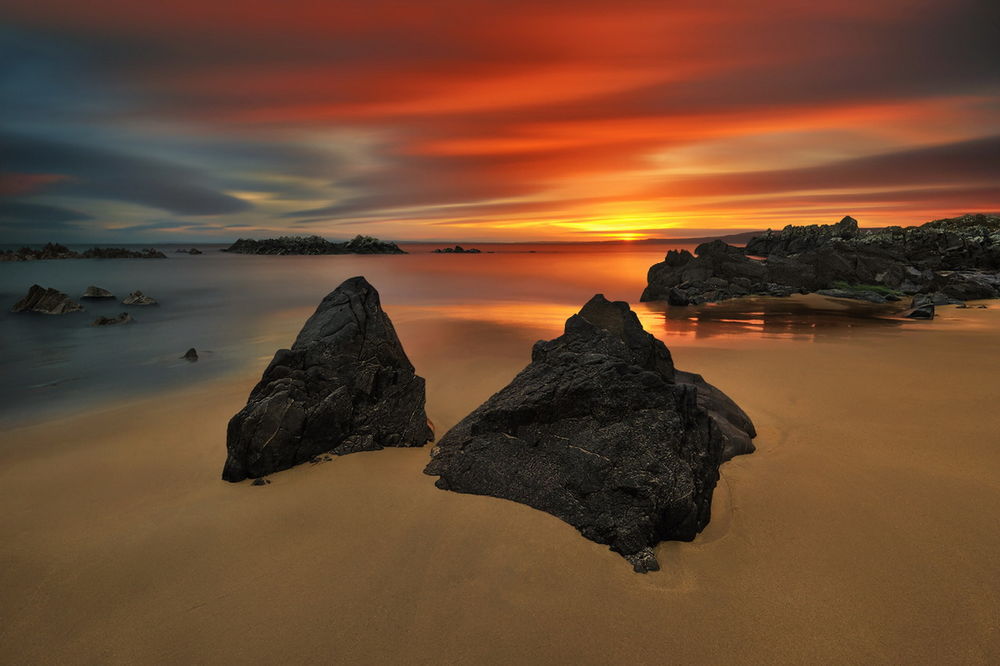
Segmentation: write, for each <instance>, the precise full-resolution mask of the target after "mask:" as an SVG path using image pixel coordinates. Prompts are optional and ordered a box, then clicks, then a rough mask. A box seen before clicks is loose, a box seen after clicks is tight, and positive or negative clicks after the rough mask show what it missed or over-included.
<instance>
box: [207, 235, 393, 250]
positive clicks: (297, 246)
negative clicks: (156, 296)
mask: <svg viewBox="0 0 1000 666" xmlns="http://www.w3.org/2000/svg"><path fill="white" fill-rule="evenodd" d="M224 251H225V252H234V253H237V254H406V252H404V251H403V250H401V249H400V247H399V246H398V245H396V244H395V243H392V242H389V241H382V240H379V239H377V238H373V237H371V236H361V235H358V236H355V237H354V238H352V239H351V240H349V241H345V242H343V243H333V242H330V241H328V240H326V239H325V238H322V237H320V236H282V237H280V238H264V239H261V240H255V239H253V238H240V239H239V240H237V241H236V242H235V243H233V244H232V245H230V246H229V247H228V248H226V249H225V250H224Z"/></svg>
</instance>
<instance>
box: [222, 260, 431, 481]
mask: <svg viewBox="0 0 1000 666" xmlns="http://www.w3.org/2000/svg"><path fill="white" fill-rule="evenodd" d="M432 439H433V433H432V432H431V429H430V426H428V424H427V415H426V413H425V411H424V380H423V378H421V377H418V376H417V375H416V374H414V370H413V365H411V364H410V361H409V359H408V358H407V357H406V353H405V352H404V351H403V346H402V345H401V344H400V342H399V338H397V337H396V331H395V329H393V326H392V322H391V321H390V320H389V317H388V315H386V313H385V312H384V311H383V310H382V307H381V305H380V303H379V295H378V292H377V291H376V290H375V288H374V287H372V286H371V285H370V284H368V282H367V281H366V280H365V279H364V278H363V277H354V278H351V279H349V280H346V281H345V282H344V283H343V284H341V285H340V286H339V287H337V288H336V289H335V290H334V291H333V292H331V293H330V294H329V295H327V297H326V298H324V299H323V302H322V303H320V304H319V307H318V308H317V309H316V312H315V313H314V314H313V315H312V316H311V317H310V318H309V320H308V321H306V323H305V325H304V326H303V327H302V330H301V331H300V332H299V335H298V337H297V338H296V340H295V343H294V344H293V345H292V348H291V349H280V350H278V352H277V353H276V354H275V355H274V359H273V360H272V361H271V364H270V365H269V366H268V367H267V369H266V370H265V371H264V376H263V377H262V378H261V380H260V382H259V383H258V384H257V386H256V387H254V389H253V391H252V392H251V393H250V399H249V400H248V401H247V405H246V407H244V408H243V409H242V410H241V411H240V412H239V413H238V414H236V415H235V416H234V417H233V418H232V420H231V421H230V422H229V430H228V433H227V440H226V446H227V448H228V450H229V457H228V458H227V460H226V465H225V468H224V469H223V472H222V478H223V479H225V480H226V481H242V480H243V479H246V478H253V477H260V476H264V475H265V474H270V473H272V472H277V471H279V470H283V469H288V468H289V467H292V466H293V465H298V464H300V463H303V462H307V461H309V460H310V459H312V458H313V457H314V456H316V455H318V454H321V453H326V452H331V453H335V454H345V453H353V452H355V451H373V450H377V449H381V448H383V447H386V446H423V445H424V444H426V443H427V442H428V441H431V440H432Z"/></svg>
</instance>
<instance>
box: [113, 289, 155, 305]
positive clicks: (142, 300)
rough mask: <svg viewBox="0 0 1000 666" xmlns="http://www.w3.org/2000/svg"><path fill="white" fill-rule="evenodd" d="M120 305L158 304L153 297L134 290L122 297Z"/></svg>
mask: <svg viewBox="0 0 1000 666" xmlns="http://www.w3.org/2000/svg"><path fill="white" fill-rule="evenodd" d="M122 305H158V303H157V302H156V299H155V298H151V297H149V296H146V295H145V294H144V293H142V292H141V291H138V290H136V291H133V292H132V293H131V294H129V295H128V296H126V297H125V298H123V299H122Z"/></svg>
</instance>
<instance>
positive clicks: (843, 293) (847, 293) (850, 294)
mask: <svg viewBox="0 0 1000 666" xmlns="http://www.w3.org/2000/svg"><path fill="white" fill-rule="evenodd" d="M816 293H817V294H820V295H821V296H830V297H831V298H850V299H853V300H856V301H867V302H869V303H885V302H887V301H888V300H889V299H888V298H886V297H885V296H883V295H882V294H880V293H878V292H876V291H868V290H865V289H819V290H817V291H816ZM895 298H896V300H897V301H898V300H899V297H898V296H897V297H895Z"/></svg>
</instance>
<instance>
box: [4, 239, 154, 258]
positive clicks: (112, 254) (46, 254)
mask: <svg viewBox="0 0 1000 666" xmlns="http://www.w3.org/2000/svg"><path fill="white" fill-rule="evenodd" d="M166 258H167V255H165V254H163V253H162V252H160V251H159V250H155V249H153V248H146V249H143V250H128V249H125V248H123V247H92V248H90V249H89V250H84V251H83V252H74V251H73V250H70V249H69V248H68V247H66V246H65V245H59V244H58V243H46V244H45V245H44V246H43V247H42V248H41V249H37V250H36V249H32V248H30V247H22V248H21V249H19V250H3V251H0V261H37V260H42V259H166Z"/></svg>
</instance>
